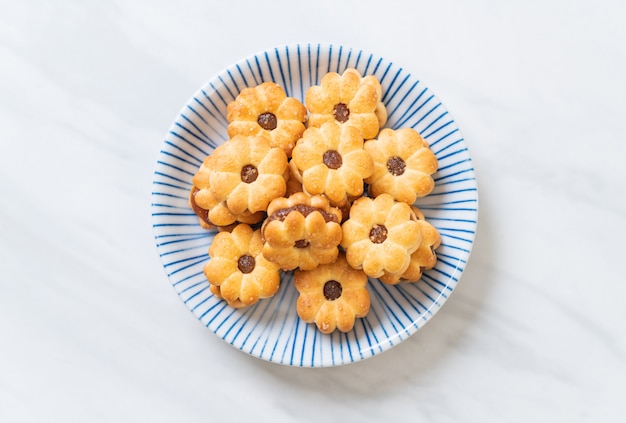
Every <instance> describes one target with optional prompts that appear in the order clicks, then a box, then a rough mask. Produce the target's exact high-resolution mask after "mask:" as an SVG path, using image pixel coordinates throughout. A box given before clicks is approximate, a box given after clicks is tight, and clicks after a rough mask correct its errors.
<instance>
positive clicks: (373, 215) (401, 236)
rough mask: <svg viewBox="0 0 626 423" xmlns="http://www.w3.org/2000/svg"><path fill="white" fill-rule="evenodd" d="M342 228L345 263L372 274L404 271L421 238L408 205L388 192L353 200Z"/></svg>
mask: <svg viewBox="0 0 626 423" xmlns="http://www.w3.org/2000/svg"><path fill="white" fill-rule="evenodd" d="M342 230H343V238H342V241H341V246H342V247H343V248H344V249H345V251H346V259H347V260H348V263H349V264H350V266H352V267H354V268H355V269H363V271H364V272H365V273H366V274H367V275H368V276H371V277H374V278H380V277H381V276H383V275H385V274H388V273H390V274H396V275H397V274H402V273H404V272H405V271H406V269H407V268H408V266H409V262H410V257H411V254H412V253H413V252H414V251H415V250H416V249H417V248H418V247H419V245H420V242H421V241H422V233H421V231H420V225H419V223H418V222H417V221H416V218H415V214H414V213H413V211H412V210H411V207H410V206H409V205H408V204H406V203H403V202H399V201H395V200H394V199H393V197H392V196H390V195H389V194H381V195H379V196H378V197H376V198H374V199H372V198H370V197H361V198H359V199H358V200H356V201H355V202H354V203H353V204H352V208H351V209H350V218H349V219H348V220H346V221H345V222H344V223H343V225H342Z"/></svg>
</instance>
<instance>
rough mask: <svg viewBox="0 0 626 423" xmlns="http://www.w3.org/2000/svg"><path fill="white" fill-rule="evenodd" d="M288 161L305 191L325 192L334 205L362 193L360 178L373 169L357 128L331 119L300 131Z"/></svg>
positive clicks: (310, 192)
mask: <svg viewBox="0 0 626 423" xmlns="http://www.w3.org/2000/svg"><path fill="white" fill-rule="evenodd" d="M291 163H293V164H294V165H295V167H296V172H297V174H298V175H300V179H301V180H302V185H303V188H304V191H305V192H307V193H308V194H310V195H325V196H326V197H328V199H329V200H330V202H331V204H332V205H335V206H339V205H343V204H345V203H346V202H347V201H348V197H350V196H352V197H358V196H360V195H361V194H363V189H364V188H363V180H364V179H365V178H367V177H369V176H371V174H372V172H373V170H374V164H373V161H372V158H371V157H370V155H369V153H368V152H366V151H365V150H364V149H363V137H362V136H361V133H360V132H359V130H358V129H356V128H355V127H352V126H340V125H339V124H337V123H335V122H325V123H324V124H322V126H321V127H319V128H308V129H307V130H306V131H304V134H303V136H302V138H301V139H300V140H299V141H298V144H297V145H296V147H295V148H294V149H293V154H292V159H291ZM292 170H293V167H292ZM292 173H293V172H292Z"/></svg>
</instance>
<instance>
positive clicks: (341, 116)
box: [333, 103, 350, 123]
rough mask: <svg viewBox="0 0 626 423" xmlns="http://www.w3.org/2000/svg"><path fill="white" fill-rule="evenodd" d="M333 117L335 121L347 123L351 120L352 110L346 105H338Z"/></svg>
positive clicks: (334, 109)
mask: <svg viewBox="0 0 626 423" xmlns="http://www.w3.org/2000/svg"><path fill="white" fill-rule="evenodd" d="M333 115H334V116H335V120H336V121H337V122H340V123H344V122H347V121H348V119H349V118H350V109H348V106H346V105H345V104H344V103H339V104H336V105H335V107H334V108H333Z"/></svg>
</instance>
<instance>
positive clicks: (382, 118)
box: [305, 68, 387, 140]
mask: <svg viewBox="0 0 626 423" xmlns="http://www.w3.org/2000/svg"><path fill="white" fill-rule="evenodd" d="M381 99H382V89H381V87H380V82H378V79H376V77H375V76H373V75H368V76H365V77H362V76H361V74H360V73H359V71H357V70H356V69H352V68H350V69H346V70H345V71H344V72H343V74H341V75H339V74H338V73H336V72H330V73H327V74H326V75H324V77H323V78H322V81H321V84H320V85H315V86H312V87H311V88H309V89H308V90H307V92H306V95H305V103H306V106H307V108H308V109H309V113H310V115H309V122H308V126H309V128H311V127H320V126H322V124H323V123H324V122H332V121H336V122H338V123H340V124H344V125H349V126H354V127H356V128H358V129H359V130H360V131H361V136H362V137H363V138H364V139H366V140H368V139H372V138H374V137H375V136H376V134H378V130H379V129H380V128H381V127H382V126H383V125H384V124H385V122H386V121H387V110H386V109H385V106H384V104H383V103H382V101H381Z"/></svg>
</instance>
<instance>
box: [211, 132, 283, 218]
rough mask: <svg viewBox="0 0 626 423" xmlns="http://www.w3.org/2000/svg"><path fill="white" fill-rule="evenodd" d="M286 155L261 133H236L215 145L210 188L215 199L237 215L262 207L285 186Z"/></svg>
mask: <svg viewBox="0 0 626 423" xmlns="http://www.w3.org/2000/svg"><path fill="white" fill-rule="evenodd" d="M286 171H287V155H286V154H285V152H284V151H283V150H282V149H281V148H278V147H271V146H270V143H269V140H268V139H267V138H266V137H264V136H252V137H245V136H242V135H237V136H235V137H233V138H231V139H230V140H228V141H226V142H225V143H224V144H222V145H220V146H219V147H217V148H216V149H215V151H214V152H213V154H212V159H211V173H210V185H211V187H210V191H211V195H212V196H213V197H214V198H215V200H216V201H218V202H221V201H225V202H226V206H227V207H228V210H230V211H231V212H232V213H233V214H235V215H239V214H242V213H243V212H244V211H246V210H248V211H249V212H250V213H256V212H259V211H265V210H266V209H267V205H268V204H269V202H270V201H272V200H273V199H274V198H277V197H281V196H283V195H284V194H285V191H286V189H287V186H286V182H285V175H287V173H286Z"/></svg>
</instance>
